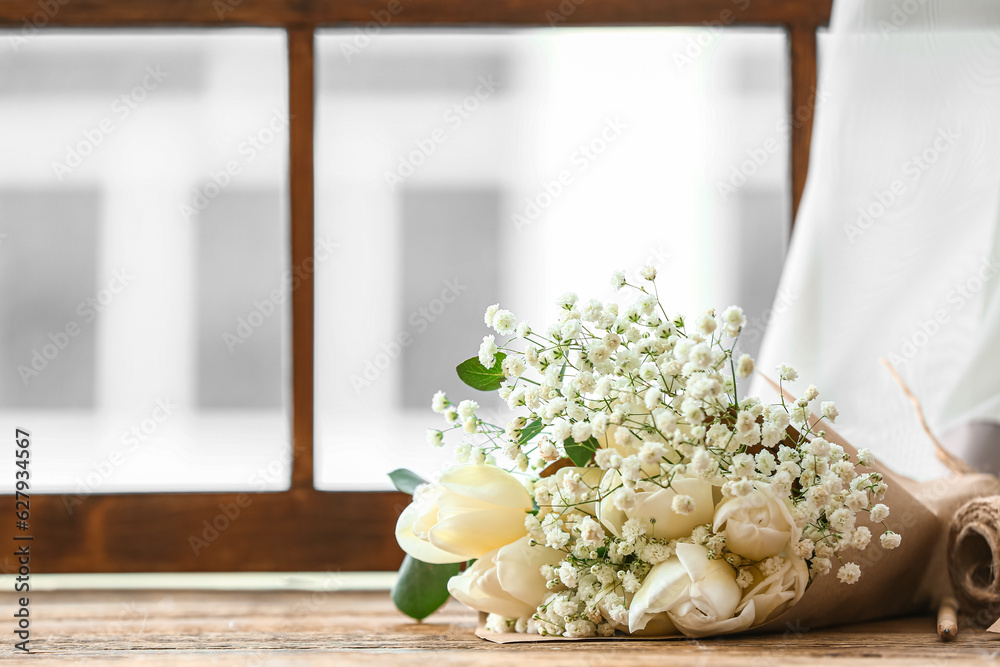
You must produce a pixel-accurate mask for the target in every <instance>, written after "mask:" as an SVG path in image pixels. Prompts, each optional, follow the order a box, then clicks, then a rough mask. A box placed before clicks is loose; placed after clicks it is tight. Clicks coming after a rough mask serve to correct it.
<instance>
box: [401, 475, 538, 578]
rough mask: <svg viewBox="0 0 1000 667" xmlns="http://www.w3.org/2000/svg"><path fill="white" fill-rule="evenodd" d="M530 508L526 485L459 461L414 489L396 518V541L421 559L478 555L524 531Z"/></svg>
mask: <svg viewBox="0 0 1000 667" xmlns="http://www.w3.org/2000/svg"><path fill="white" fill-rule="evenodd" d="M531 507H532V506H531V496H530V495H529V494H528V492H527V490H526V489H525V488H524V486H523V485H522V484H521V482H520V481H518V479H517V478H516V477H514V476H513V475H511V474H510V473H509V472H507V471H506V470H503V469H502V468H497V467H496V466H491V465H467V466H459V467H456V468H452V469H451V470H447V471H445V473H444V474H443V475H442V476H441V480H440V481H439V482H438V483H437V484H428V485H427V486H425V487H423V488H421V489H420V490H419V491H418V492H417V494H416V496H415V498H414V500H413V502H412V503H411V504H410V505H409V506H408V507H407V508H406V509H404V510H403V513H402V514H401V515H400V516H399V520H398V521H397V522H396V541H397V542H399V546H400V547H402V548H403V551H405V552H406V553H408V554H409V555H411V556H413V557H414V558H416V559H417V560H420V561H423V562H425V563H458V562H461V561H465V560H470V559H472V558H480V557H482V556H483V554H485V553H487V552H489V551H492V550H494V549H497V548H499V547H502V546H504V545H505V544H510V543H511V542H514V541H516V540H518V539H519V538H521V537H523V536H524V535H525V534H527V530H526V529H525V527H524V517H525V514H526V513H527V512H529V511H531Z"/></svg>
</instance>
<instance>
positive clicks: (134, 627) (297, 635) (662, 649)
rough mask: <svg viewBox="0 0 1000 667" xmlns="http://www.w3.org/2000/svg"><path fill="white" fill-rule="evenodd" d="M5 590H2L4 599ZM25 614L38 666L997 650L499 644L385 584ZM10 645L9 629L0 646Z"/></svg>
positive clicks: (968, 661)
mask: <svg viewBox="0 0 1000 667" xmlns="http://www.w3.org/2000/svg"><path fill="white" fill-rule="evenodd" d="M13 601H14V596H13V593H6V592H5V593H3V594H0V603H2V605H3V607H4V608H5V609H10V608H12V607H13V604H12V603H13ZM6 616H7V621H6V622H7V623H8V624H9V623H11V618H10V617H9V615H6ZM31 619H32V623H31V646H32V648H33V652H35V653H36V655H35V656H33V658H34V659H35V660H34V662H33V664H35V665H47V664H52V665H65V664H68V662H67V660H69V661H72V664H97V663H101V662H105V661H107V662H111V661H114V662H116V663H117V662H118V661H120V660H121V659H138V660H141V663H142V664H143V665H201V664H213V665H215V664H220V665H267V664H280V665H327V664H341V663H345V662H350V663H351V664H367V665H399V664H427V665H435V667H439V666H444V665H457V664H476V665H510V664H515V663H517V664H519V665H521V666H522V667H533V666H538V667H542V666H545V667H555V666H556V665H581V666H586V665H611V664H615V665H636V666H637V667H639V666H645V665H657V666H660V665H667V664H669V665H712V666H713V667H728V666H732V667H735V666H737V665H738V666H740V667H746V666H748V665H761V666H763V665H766V666H767V667H780V666H782V665H810V664H816V663H821V664H824V665H825V664H831V665H894V664H898V665H914V664H947V665H983V664H991V663H994V662H995V661H996V657H997V655H998V654H1000V653H998V651H1000V636H998V635H992V634H988V633H986V632H983V631H981V630H973V629H970V628H968V627H965V626H963V628H962V630H961V634H960V635H959V637H958V638H957V639H956V640H955V641H953V642H950V643H944V642H941V641H940V640H939V639H938V638H937V635H936V634H935V632H934V620H933V619H931V618H909V619H901V620H895V621H886V622H881V623H875V624H871V625H868V626H864V627H844V628H836V629H831V630H815V631H809V630H808V629H805V628H795V629H792V630H790V631H789V632H788V633H786V635H785V636H781V635H771V636H740V637H728V638H720V639H713V640H708V639H702V640H687V639H684V640H677V641H658V642H657V641H619V642H591V643H558V644H514V645H506V646H498V645H495V644H490V643H488V642H485V641H483V640H480V639H478V638H476V637H475V636H474V635H473V629H474V627H475V624H476V620H477V616H476V614H475V613H474V612H471V611H469V610H467V609H465V608H464V607H462V606H461V605H459V604H457V603H449V604H448V605H447V606H446V607H445V608H444V609H443V610H442V611H440V612H438V613H437V614H435V615H433V616H432V617H431V618H430V619H428V621H427V622H425V623H414V622H412V621H410V620H409V619H407V618H406V617H404V616H403V615H402V614H400V613H399V612H397V611H396V610H395V609H394V608H393V606H392V602H391V601H390V600H389V597H388V595H387V593H386V592H385V591H368V592H344V591H341V592H326V591H268V592H262V591H181V590H171V591H162V590H159V591H123V590H115V591H85V590H60V591H40V592H36V591H33V592H32V593H31ZM9 630H10V627H9V626H7V627H4V628H3V631H4V633H5V634H7V633H8V632H9ZM11 651H12V642H11V641H10V639H8V640H6V641H4V642H3V644H2V645H0V653H10V652H11Z"/></svg>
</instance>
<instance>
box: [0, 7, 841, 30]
mask: <svg viewBox="0 0 1000 667" xmlns="http://www.w3.org/2000/svg"><path fill="white" fill-rule="evenodd" d="M391 2H392V0H47V1H46V2H44V3H39V2H38V0H4V2H0V26H3V25H6V26H15V27H21V26H23V25H24V22H25V21H27V22H28V23H30V24H32V25H38V26H45V25H51V26H123V25H131V26H153V25H156V26H160V25H175V26H185V25H186V26H221V25H253V26H292V25H302V26H306V25H359V24H360V25H363V24H365V23H368V22H369V21H372V20H374V16H375V15H376V14H378V13H380V12H384V11H385V10H386V8H387V7H389V6H390V4H391ZM43 4H44V5H45V6H46V7H51V9H44V8H43V7H42V5H43ZM399 4H400V6H401V7H402V10H401V11H399V12H398V13H396V14H395V15H394V16H393V17H392V22H391V23H392V25H395V26H427V25H474V24H479V25H511V26H519V25H527V26H532V25H551V24H552V15H548V14H547V12H554V13H555V14H556V15H559V16H560V17H561V19H560V20H558V21H557V22H556V23H557V24H558V25H700V24H701V23H702V22H706V21H707V22H717V23H720V24H722V25H747V24H750V25H753V24H770V25H789V24H796V25H813V26H816V25H820V24H825V23H826V22H827V21H828V20H829V18H830V7H831V4H832V0H566V1H565V3H563V1H562V0H491V1H490V2H464V1H462V0H399ZM563 7H565V8H566V9H563ZM571 8H572V9H571Z"/></svg>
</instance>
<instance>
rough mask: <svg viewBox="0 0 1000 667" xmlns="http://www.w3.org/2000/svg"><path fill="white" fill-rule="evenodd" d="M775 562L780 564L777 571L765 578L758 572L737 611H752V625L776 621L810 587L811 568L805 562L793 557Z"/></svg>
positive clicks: (738, 612) (740, 612) (741, 612)
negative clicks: (774, 619)
mask: <svg viewBox="0 0 1000 667" xmlns="http://www.w3.org/2000/svg"><path fill="white" fill-rule="evenodd" d="M776 560H778V561H779V565H778V567H777V569H776V570H775V571H774V572H772V573H771V575H770V576H769V577H766V578H762V577H761V576H760V575H759V573H758V574H757V576H756V577H755V580H754V583H752V584H751V585H750V587H749V588H748V589H747V591H746V593H744V595H743V599H742V600H741V601H740V606H739V607H738V608H737V610H736V612H737V614H738V615H742V614H744V613H747V612H749V613H750V615H751V616H752V617H753V623H752V626H756V625H760V624H762V623H764V622H766V621H768V620H771V619H773V618H776V617H777V616H778V615H779V614H781V613H783V612H784V611H785V610H787V609H788V608H790V607H791V606H792V605H794V604H795V603H796V602H798V601H799V599H800V598H801V597H802V594H803V593H805V592H806V586H808V585H809V567H808V566H807V565H806V562H805V561H804V560H803V559H801V558H798V557H795V556H792V557H788V558H779V559H776ZM752 626H751V627H752Z"/></svg>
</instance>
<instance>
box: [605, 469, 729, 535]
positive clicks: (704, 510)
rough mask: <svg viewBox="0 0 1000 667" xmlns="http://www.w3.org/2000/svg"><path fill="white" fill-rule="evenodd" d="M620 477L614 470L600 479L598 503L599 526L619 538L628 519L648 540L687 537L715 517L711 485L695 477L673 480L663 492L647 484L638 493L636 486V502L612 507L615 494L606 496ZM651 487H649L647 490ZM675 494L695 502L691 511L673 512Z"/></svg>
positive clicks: (617, 484)
mask: <svg viewBox="0 0 1000 667" xmlns="http://www.w3.org/2000/svg"><path fill="white" fill-rule="evenodd" d="M621 481H622V480H621V475H620V474H619V473H618V471H617V470H609V471H608V472H607V473H605V475H604V479H602V480H601V492H602V495H604V496H605V498H604V499H603V500H602V501H601V502H600V503H599V504H598V514H599V517H598V518H600V520H601V523H603V524H604V526H605V527H606V528H607V529H608V530H609V531H611V532H612V533H614V535H615V536H616V537H621V528H622V526H623V525H624V524H625V522H626V521H628V520H629V519H638V520H639V521H641V522H642V523H643V525H644V526H645V527H646V531H647V532H646V534H647V535H648V536H649V537H651V538H656V539H664V540H675V539H680V538H682V537H688V536H689V535H690V534H691V531H692V530H694V528H695V526H700V525H702V524H706V523H711V522H712V517H713V516H714V515H715V503H714V500H713V498H712V485H711V484H709V483H708V482H706V481H705V480H703V479H699V478H696V477H675V478H674V479H673V481H672V482H671V483H670V488H667V489H663V488H660V487H658V486H655V485H652V484H649V485H645V486H646V487H647V488H648V489H649V490H638V489H640V487H642V486H643V485H642V484H639V485H637V486H636V489H637V493H636V494H635V500H634V501H633V502H631V503H630V504H629V507H627V508H625V509H619V508H618V507H616V506H615V502H614V501H615V499H614V495H613V494H612V495H607V492H608V491H610V490H611V489H613V488H615V487H617V486H620V485H621ZM650 487H651V488H650ZM678 495H683V496H689V497H690V498H691V499H692V500H693V501H694V508H693V510H692V511H691V512H690V513H688V514H679V513H677V512H675V511H674V508H673V503H674V498H676V497H677V496H678Z"/></svg>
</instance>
